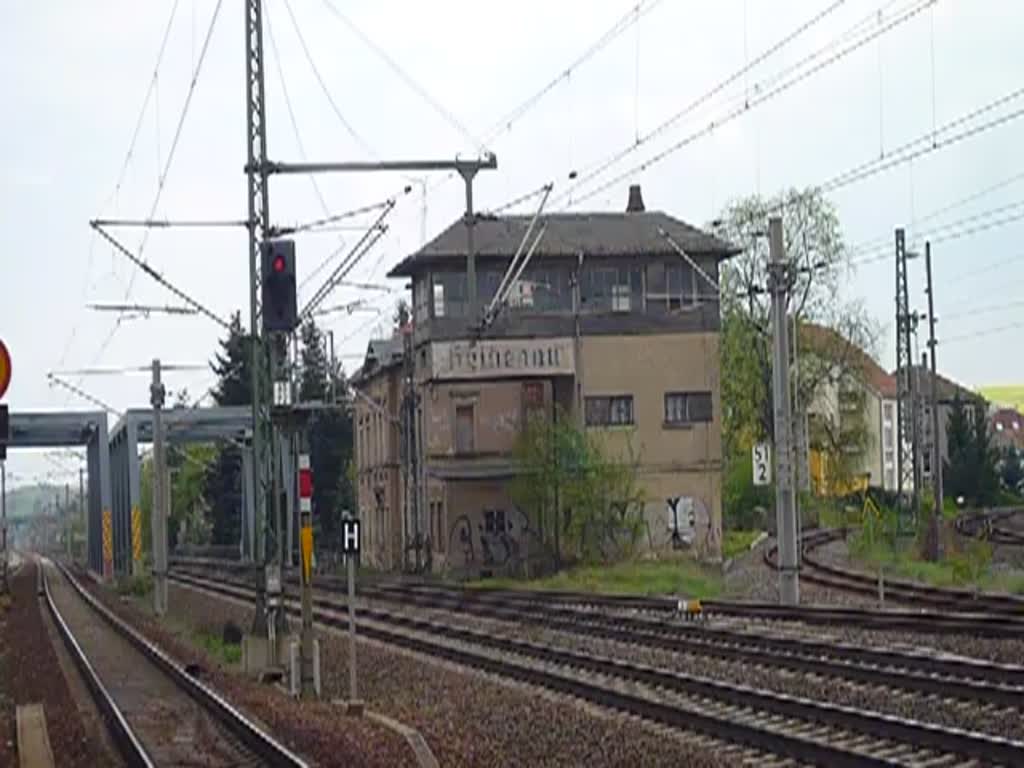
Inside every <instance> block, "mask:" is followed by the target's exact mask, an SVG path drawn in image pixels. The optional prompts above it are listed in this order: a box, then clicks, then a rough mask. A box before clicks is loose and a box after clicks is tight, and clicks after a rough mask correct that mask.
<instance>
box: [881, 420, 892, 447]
mask: <svg viewBox="0 0 1024 768" xmlns="http://www.w3.org/2000/svg"><path fill="white" fill-rule="evenodd" d="M882 434H883V438H882V442H883V444H884V445H885V446H890V445H893V444H894V443H893V429H892V425H890V424H887V425H886V426H885V430H884V431H883V433H882Z"/></svg>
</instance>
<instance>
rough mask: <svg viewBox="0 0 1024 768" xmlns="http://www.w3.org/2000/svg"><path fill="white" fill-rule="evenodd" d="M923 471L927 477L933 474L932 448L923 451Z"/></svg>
mask: <svg viewBox="0 0 1024 768" xmlns="http://www.w3.org/2000/svg"><path fill="white" fill-rule="evenodd" d="M921 471H922V472H923V473H924V475H925V476H926V477H930V476H931V474H932V452H931V449H930V448H928V449H925V450H924V451H922V452H921Z"/></svg>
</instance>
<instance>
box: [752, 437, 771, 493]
mask: <svg viewBox="0 0 1024 768" xmlns="http://www.w3.org/2000/svg"><path fill="white" fill-rule="evenodd" d="M752 450H753V454H754V485H771V482H772V448H771V446H770V445H769V444H768V443H755V444H754V447H753V449H752Z"/></svg>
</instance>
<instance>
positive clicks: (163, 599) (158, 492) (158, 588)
mask: <svg viewBox="0 0 1024 768" xmlns="http://www.w3.org/2000/svg"><path fill="white" fill-rule="evenodd" d="M149 393H150V403H151V404H152V406H153V515H152V528H153V612H154V613H155V614H156V615H157V616H163V615H164V614H165V613H167V507H166V503H167V493H168V488H167V477H168V475H167V456H166V454H165V452H164V425H163V416H162V411H161V409H162V408H163V406H164V398H165V396H166V391H165V390H164V385H163V382H162V381H161V380H160V361H159V360H154V361H153V381H152V384H150V387H149Z"/></svg>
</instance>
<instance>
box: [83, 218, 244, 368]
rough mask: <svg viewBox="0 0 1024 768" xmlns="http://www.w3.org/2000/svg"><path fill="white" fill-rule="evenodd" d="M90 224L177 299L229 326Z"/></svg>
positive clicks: (101, 230)
mask: <svg viewBox="0 0 1024 768" xmlns="http://www.w3.org/2000/svg"><path fill="white" fill-rule="evenodd" d="M92 226H93V229H95V230H96V231H97V232H99V233H100V235H102V236H103V237H104V238H105V239H106V240H107V241H108V242H110V243H111V244H112V245H113V246H114V247H115V248H116V249H117V250H118V251H120V252H121V253H122V254H124V255H125V256H126V257H128V259H130V260H131V261H132V263H134V264H135V265H136V266H138V267H139V268H140V269H141V270H142V271H143V272H145V273H146V274H147V275H149V276H150V277H152V278H153V279H154V280H156V281H157V282H158V283H160V285H162V286H163V287H164V288H166V289H167V290H169V291H170V292H171V293H173V294H174V295H175V296H177V297H178V298H179V299H181V300H182V301H184V302H185V303H186V304H188V305H189V306H191V307H193V308H194V309H196V310H197V311H198V312H200V313H201V314H203V315H206V316H207V317H208V318H210V319H211V320H213V321H214V322H215V323H217V324H218V325H220V326H222V327H224V328H228V329H230V328H231V324H230V323H228V322H227V321H226V320H224V319H223V318H221V317H219V316H218V315H216V314H214V313H213V312H212V311H211V310H209V309H207V308H206V307H205V306H203V305H202V304H200V303H199V302H198V301H196V300H195V299H193V298H192V297H191V296H189V295H188V294H187V293H185V292H184V291H182V290H181V289H179V288H178V287H177V286H175V285H174V284H173V283H171V282H170V281H169V280H167V278H165V277H164V276H163V275H161V274H160V273H159V272H157V271H156V270H155V269H153V268H152V267H151V266H149V265H148V264H147V263H145V262H144V261H142V260H141V259H139V258H138V257H137V256H136V255H135V254H133V253H132V252H131V251H129V250H128V249H127V248H125V247H124V246H123V245H122V244H121V243H120V242H118V241H117V239H116V238H114V237H113V236H112V235H111V234H110V233H109V232H107V231H106V230H105V229H104V228H103V227H101V226H99V225H98V224H93V225H92ZM93 363H95V361H93Z"/></svg>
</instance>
